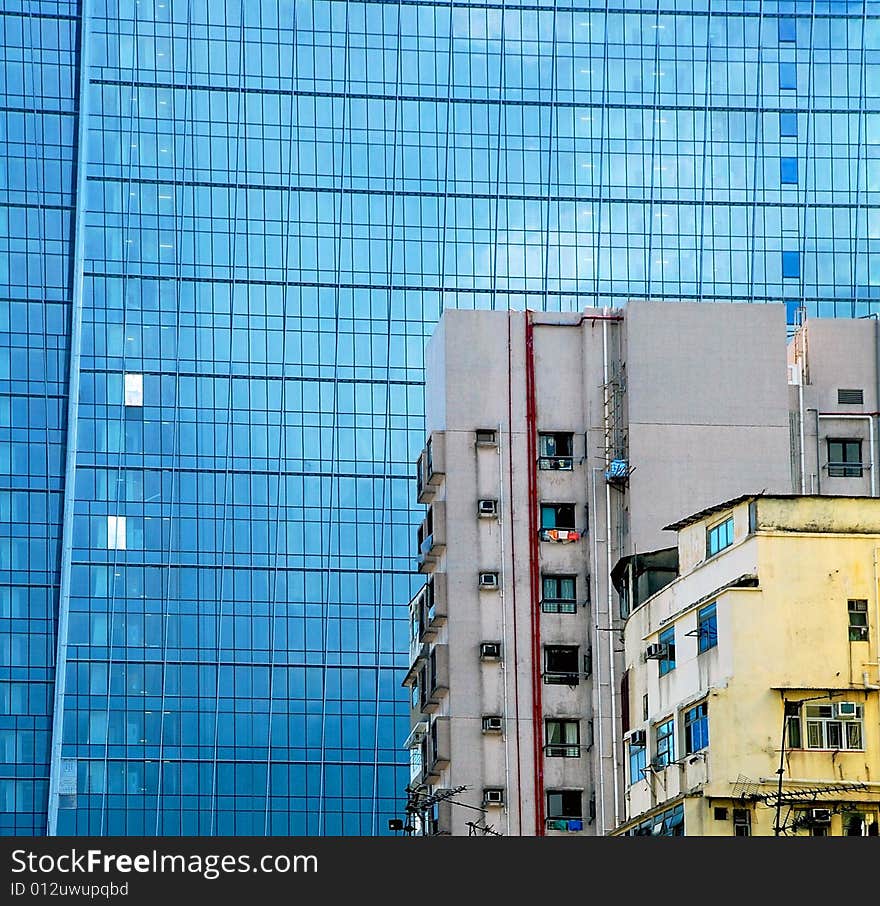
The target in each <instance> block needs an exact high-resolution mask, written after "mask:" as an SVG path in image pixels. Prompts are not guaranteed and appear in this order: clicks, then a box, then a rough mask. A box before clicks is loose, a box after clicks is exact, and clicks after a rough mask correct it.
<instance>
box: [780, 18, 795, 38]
mask: <svg viewBox="0 0 880 906" xmlns="http://www.w3.org/2000/svg"><path fill="white" fill-rule="evenodd" d="M778 34H779V41H780V42H789V41H790V42H794V41H797V21H796V20H794V19H780V20H779V32H778Z"/></svg>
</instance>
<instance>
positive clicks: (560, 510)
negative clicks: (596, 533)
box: [538, 501, 581, 544]
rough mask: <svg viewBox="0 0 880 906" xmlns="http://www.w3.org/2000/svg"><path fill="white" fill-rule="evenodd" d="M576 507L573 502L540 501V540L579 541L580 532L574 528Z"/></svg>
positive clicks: (565, 542)
mask: <svg viewBox="0 0 880 906" xmlns="http://www.w3.org/2000/svg"><path fill="white" fill-rule="evenodd" d="M576 518H577V517H576V507H575V505H574V504H573V503H545V502H543V501H542V502H541V527H540V528H539V529H538V537H539V538H540V539H541V541H554V542H556V543H561V544H568V543H570V542H572V541H579V540H580V537H581V533H580V532H579V531H578V530H577V528H576Z"/></svg>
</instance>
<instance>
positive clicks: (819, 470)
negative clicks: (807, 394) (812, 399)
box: [806, 408, 822, 494]
mask: <svg viewBox="0 0 880 906" xmlns="http://www.w3.org/2000/svg"><path fill="white" fill-rule="evenodd" d="M806 411H807V412H815V413H816V493H817V494H821V493H822V455H821V453H820V452H819V410H818V409H813V408H810V409H807V410H806ZM810 490H811V491H812V490H813V489H812V488H810Z"/></svg>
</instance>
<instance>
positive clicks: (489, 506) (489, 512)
mask: <svg viewBox="0 0 880 906" xmlns="http://www.w3.org/2000/svg"><path fill="white" fill-rule="evenodd" d="M477 513H478V514H479V516H480V518H481V519H487V518H495V517H496V516H497V515H498V501H497V500H481V501H480V502H479V504H478V506H477Z"/></svg>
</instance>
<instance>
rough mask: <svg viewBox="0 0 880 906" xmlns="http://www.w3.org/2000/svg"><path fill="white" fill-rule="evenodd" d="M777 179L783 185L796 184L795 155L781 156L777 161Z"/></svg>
mask: <svg viewBox="0 0 880 906" xmlns="http://www.w3.org/2000/svg"><path fill="white" fill-rule="evenodd" d="M779 181H780V182H781V183H782V184H783V185H795V186H796V185H797V181H798V162H797V158H796V157H783V158H782V159H781V160H780V161H779Z"/></svg>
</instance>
